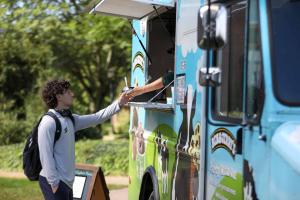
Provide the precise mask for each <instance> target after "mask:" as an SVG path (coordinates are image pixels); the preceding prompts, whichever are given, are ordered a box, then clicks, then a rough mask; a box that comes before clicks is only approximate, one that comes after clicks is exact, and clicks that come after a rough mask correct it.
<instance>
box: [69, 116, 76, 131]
mask: <svg viewBox="0 0 300 200" xmlns="http://www.w3.org/2000/svg"><path fill="white" fill-rule="evenodd" d="M70 119H71V121H72V123H73V126H74V129H75V119H74V117H73V115H70Z"/></svg>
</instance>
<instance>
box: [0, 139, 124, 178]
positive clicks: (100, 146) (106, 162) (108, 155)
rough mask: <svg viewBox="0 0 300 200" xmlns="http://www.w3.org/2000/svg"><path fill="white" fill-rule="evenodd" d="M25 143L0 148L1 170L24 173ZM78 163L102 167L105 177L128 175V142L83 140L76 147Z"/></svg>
mask: <svg viewBox="0 0 300 200" xmlns="http://www.w3.org/2000/svg"><path fill="white" fill-rule="evenodd" d="M24 145H25V144H24V143H20V144H13V145H5V146H0V170H4V171H22V152H23V148H24ZM75 155H76V163H87V164H93V165H96V166H101V167H102V169H103V170H104V173H105V175H127V174H128V141H127V140H115V141H101V140H81V141H79V142H77V143H76V145H75Z"/></svg>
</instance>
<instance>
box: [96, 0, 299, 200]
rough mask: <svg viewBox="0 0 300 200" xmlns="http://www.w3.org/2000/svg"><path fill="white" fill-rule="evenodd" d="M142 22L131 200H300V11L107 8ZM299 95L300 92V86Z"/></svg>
mask: <svg viewBox="0 0 300 200" xmlns="http://www.w3.org/2000/svg"><path fill="white" fill-rule="evenodd" d="M91 12H93V13H102V14H110V15H116V16H120V17H125V18H128V19H130V23H131V24H132V28H133V30H134V31H133V33H134V34H133V36H132V68H131V86H133V87H136V86H143V85H145V84H148V83H151V82H152V81H154V80H156V79H157V78H159V77H161V76H163V75H164V74H165V73H166V72H167V71H173V72H174V82H172V84H169V85H167V86H166V87H164V88H163V89H161V90H160V91H156V92H152V93H147V94H144V95H141V96H140V97H139V98H138V97H137V98H136V99H134V100H133V102H130V103H129V106H130V130H129V133H130V146H129V147H130V150H129V154H130V155H129V179H130V183H129V197H128V199H130V200H133V199H174V200H185V199H192V200H195V199H199V200H200V199H221V200H223V199H230V200H235V199H239V200H241V199H244V200H255V199H260V200H276V199H284V200H298V199H300V189H299V185H300V158H299V157H298V156H299V155H300V107H299V106H300V84H299V80H300V79H299V77H300V61H299V59H298V56H300V53H299V52H300V37H299V33H300V1H299V0H248V1H238V0H231V1H226V0H223V1H213V0H211V1H204V0H177V1H176V0H102V1H100V2H99V1H94V2H93V6H91ZM298 84H299V85H298Z"/></svg>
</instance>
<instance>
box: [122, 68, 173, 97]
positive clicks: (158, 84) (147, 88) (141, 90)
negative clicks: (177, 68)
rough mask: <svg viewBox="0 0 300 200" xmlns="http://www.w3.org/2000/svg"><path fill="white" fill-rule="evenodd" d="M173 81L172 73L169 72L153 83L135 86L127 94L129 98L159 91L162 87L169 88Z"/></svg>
mask: <svg viewBox="0 0 300 200" xmlns="http://www.w3.org/2000/svg"><path fill="white" fill-rule="evenodd" d="M173 81H174V72H173V71H171V70H169V71H168V72H167V73H165V74H164V75H163V76H162V77H159V78H158V79H156V80H155V81H153V82H151V83H149V84H146V85H144V86H137V87H135V88H133V89H132V90H131V91H129V92H128V93H127V94H128V95H129V96H131V97H136V96H139V95H142V94H145V93H148V92H152V91H154V90H159V89H162V88H164V87H169V86H170V85H171V84H173Z"/></svg>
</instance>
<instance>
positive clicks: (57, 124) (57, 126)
mask: <svg viewBox="0 0 300 200" xmlns="http://www.w3.org/2000/svg"><path fill="white" fill-rule="evenodd" d="M45 115H49V116H50V117H52V118H53V119H54V121H55V124H56V129H55V137H54V144H55V143H56V141H57V140H58V139H59V138H60V134H61V123H60V121H59V119H58V117H57V116H56V115H55V114H54V113H53V112H50V111H49V112H47V113H46V114H45ZM54 144H53V145H54Z"/></svg>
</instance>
